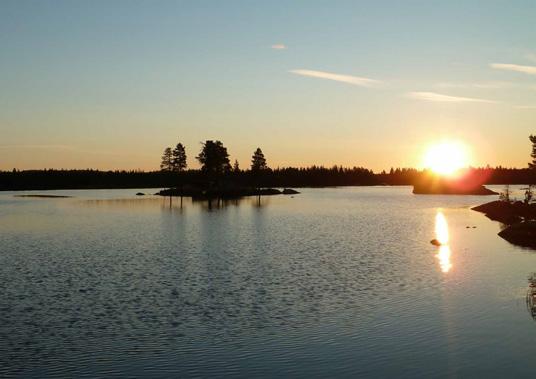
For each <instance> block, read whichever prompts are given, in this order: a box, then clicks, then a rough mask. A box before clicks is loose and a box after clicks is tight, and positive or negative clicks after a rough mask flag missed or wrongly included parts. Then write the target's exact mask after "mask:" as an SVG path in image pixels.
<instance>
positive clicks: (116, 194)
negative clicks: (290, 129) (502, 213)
mask: <svg viewBox="0 0 536 379" xmlns="http://www.w3.org/2000/svg"><path fill="white" fill-rule="evenodd" d="M136 192H137V190H114V191H108V190H107V191H54V192H49V193H54V194H69V195H73V196H75V197H74V198H72V199H35V198H15V197H13V193H0V377H8V378H9V377H39V378H43V377H107V378H109V377H115V376H117V377H119V376H121V377H124V376H136V377H140V376H146V377H208V376H212V377H223V376H230V377H280V376H286V377H307V378H309V377H335V376H337V377H356V376H368V377H415V376H427V377H452V376H466V377H469V376H477V375H478V376H484V375H485V376H487V377H507V376H508V377H513V376H518V377H522V376H523V377H533V376H534V372H536V359H534V356H535V354H536V344H535V343H534V341H536V322H535V321H534V320H533V319H532V317H531V315H530V313H529V312H528V310H527V306H526V302H525V295H526V293H527V276H528V275H529V274H530V273H532V272H533V271H536V253H534V252H532V251H529V250H522V249H520V248H516V247H514V246H512V245H510V244H508V243H507V242H505V241H503V240H502V239H500V237H498V236H497V235H496V234H497V232H498V231H499V227H500V225H499V224H498V223H495V222H492V221H489V220H488V219H486V218H485V217H484V216H483V215H481V214H479V213H476V212H473V211H471V210H469V206H472V205H477V204H480V203H483V202H486V201H489V200H491V199H492V198H489V197H478V196H451V197H449V196H415V195H412V194H411V188H409V187H403V188H381V187H376V188H339V189H305V190H303V193H302V194H300V195H296V196H294V197H283V196H279V197H271V198H263V199H262V200H261V202H260V204H259V203H258V202H257V201H256V199H246V200H243V201H237V202H228V203H225V204H219V205H218V204H217V203H215V204H212V207H211V208H209V206H208V204H207V203H192V202H191V201H189V200H184V203H183V206H182V208H181V207H180V204H179V202H178V201H176V200H175V201H174V203H173V204H172V205H171V207H170V204H169V202H168V200H165V199H161V198H152V197H151V198H136V197H135V196H133V194H135V193H136ZM152 192H154V190H153V191H152ZM40 193H43V192H40ZM438 213H441V214H442V215H443V216H444V219H445V220H446V224H447V225H446V226H445V225H442V226H441V225H440V226H439V228H440V229H442V230H439V231H438V232H439V233H440V234H441V233H442V234H444V233H445V230H444V229H448V233H449V235H450V243H449V247H444V248H441V249H439V248H437V247H434V246H432V245H431V244H430V243H429V241H430V240H431V239H432V238H434V237H435V236H436V231H435V228H436V222H437V221H436V220H438V219H441V217H442V216H438ZM467 226H470V228H467ZM473 226H476V228H473Z"/></svg>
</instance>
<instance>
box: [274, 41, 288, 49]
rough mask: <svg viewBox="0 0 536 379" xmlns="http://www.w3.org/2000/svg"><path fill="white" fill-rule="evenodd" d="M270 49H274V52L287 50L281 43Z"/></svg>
mask: <svg viewBox="0 0 536 379" xmlns="http://www.w3.org/2000/svg"><path fill="white" fill-rule="evenodd" d="M272 49H274V50H285V49H287V45H285V44H282V43H276V44H274V45H272Z"/></svg>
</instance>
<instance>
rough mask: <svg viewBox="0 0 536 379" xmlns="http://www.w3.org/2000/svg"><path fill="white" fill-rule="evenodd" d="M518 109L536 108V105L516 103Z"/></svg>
mask: <svg viewBox="0 0 536 379" xmlns="http://www.w3.org/2000/svg"><path fill="white" fill-rule="evenodd" d="M514 108H516V109H536V105H516V106H515V107H514Z"/></svg>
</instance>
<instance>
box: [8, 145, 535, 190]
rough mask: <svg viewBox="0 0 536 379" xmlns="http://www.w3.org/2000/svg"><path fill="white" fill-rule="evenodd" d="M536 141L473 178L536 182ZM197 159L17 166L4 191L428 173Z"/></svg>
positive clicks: (288, 183) (214, 156)
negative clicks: (517, 159)
mask: <svg viewBox="0 0 536 379" xmlns="http://www.w3.org/2000/svg"><path fill="white" fill-rule="evenodd" d="M529 138H530V141H531V142H532V154H531V158H532V162H531V163H529V165H528V168H524V169H518V168H503V167H495V168H491V167H486V168H469V169H468V172H467V173H466V174H467V178H468V180H473V181H477V182H479V183H482V184H536V136H532V135H531V136H530V137H529ZM201 145H202V146H201V151H200V152H199V154H198V155H197V156H196V157H195V158H196V160H197V161H198V162H199V163H200V165H201V168H200V169H188V168H187V159H186V158H187V156H186V149H185V147H184V146H183V145H182V144H181V143H178V144H177V145H176V146H175V148H173V149H172V148H171V147H167V148H165V150H164V152H163V155H162V158H161V164H160V171H150V172H143V171H99V170H52V169H51V170H25V171H19V170H13V171H0V191H6V190H12V191H15V190H46V189H93V188H170V187H177V188H186V187H195V188H206V189H214V188H220V189H222V188H229V187H235V188H236V187H242V188H252V187H255V188H260V187H329V186H372V185H413V184H415V183H416V182H418V181H419V180H420V179H421V178H423V176H424V175H428V173H427V171H420V170H417V169H413V168H396V169H395V168H391V170H389V172H386V171H382V172H381V173H374V172H373V171H372V170H369V169H366V168H363V167H342V166H333V167H330V168H326V167H322V166H311V167H304V168H294V167H283V168H279V167H278V168H273V169H272V168H270V167H269V166H268V163H267V160H266V158H265V156H264V154H263V152H262V150H261V149H260V148H257V149H256V150H255V151H254V152H253V155H252V157H251V166H250V167H248V169H246V170H243V169H241V168H240V167H239V164H238V162H237V161H236V160H235V162H234V164H233V165H231V162H230V160H229V154H228V152H227V148H226V147H225V146H224V145H223V143H222V142H221V141H212V140H208V141H205V142H204V143H202V144H201Z"/></svg>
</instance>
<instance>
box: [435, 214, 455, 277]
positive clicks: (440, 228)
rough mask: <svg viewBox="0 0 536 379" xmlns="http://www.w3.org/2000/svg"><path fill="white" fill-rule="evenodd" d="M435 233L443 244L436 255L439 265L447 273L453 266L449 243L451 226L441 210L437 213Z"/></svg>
mask: <svg viewBox="0 0 536 379" xmlns="http://www.w3.org/2000/svg"><path fill="white" fill-rule="evenodd" d="M435 233H436V239H437V241H438V242H439V243H440V244H441V245H440V246H439V251H438V253H437V255H436V257H437V259H438V260H439V267H440V268H441V271H442V272H444V273H447V272H449V271H450V269H451V268H452V263H451V262H450V255H451V252H450V247H449V245H448V243H449V226H448V224H447V219H446V218H445V216H444V215H443V212H441V211H437V214H436V219H435Z"/></svg>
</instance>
